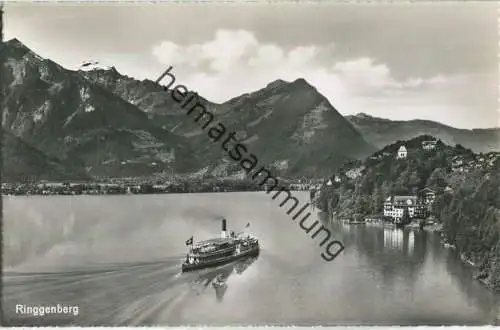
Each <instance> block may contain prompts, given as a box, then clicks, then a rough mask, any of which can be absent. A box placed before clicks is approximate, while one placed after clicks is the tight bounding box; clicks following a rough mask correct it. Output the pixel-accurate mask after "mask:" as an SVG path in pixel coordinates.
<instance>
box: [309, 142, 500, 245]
mask: <svg viewBox="0 0 500 330" xmlns="http://www.w3.org/2000/svg"><path fill="white" fill-rule="evenodd" d="M436 146H437V141H436V140H427V141H422V142H421V149H422V150H424V151H430V150H435V149H436ZM391 156H392V157H395V158H396V160H405V159H406V158H407V157H408V150H407V148H406V146H405V144H402V145H400V146H399V149H398V150H397V152H396V154H395V155H393V154H391V153H388V152H384V153H381V154H379V155H377V156H372V157H370V158H369V159H368V161H370V160H371V161H377V160H381V159H382V158H383V157H391ZM498 158H499V154H498V153H490V154H487V155H479V156H477V157H473V158H472V159H466V157H463V156H458V155H457V156H454V157H453V158H452V162H451V164H452V165H451V171H452V172H453V173H468V172H471V171H473V170H474V169H486V168H489V167H492V166H494V163H495V161H497V159H498ZM363 170H364V166H360V167H357V168H354V169H349V170H348V171H346V172H345V173H344V176H345V177H346V178H348V179H351V180H353V179H356V178H357V177H359V176H362V173H363ZM341 182H342V175H341V174H335V175H333V176H332V178H330V179H329V180H328V182H327V183H326V185H327V186H332V185H333V184H334V183H341ZM453 192H454V191H453V188H451V187H450V186H446V187H445V188H444V189H443V193H445V194H453ZM315 197H316V198H317V197H319V194H316V191H313V193H312V194H311V200H314V199H316V198H315ZM384 198H385V200H384V202H383V205H380V209H381V211H382V212H380V213H379V214H374V215H371V216H366V217H364V216H361V215H360V214H356V215H355V216H354V217H353V218H350V219H342V220H341V221H342V223H344V224H352V225H362V224H383V225H386V226H387V225H388V226H397V227H406V226H408V227H411V228H419V229H421V230H422V229H423V228H424V226H425V227H426V228H427V229H430V230H433V231H437V232H441V231H442V224H440V223H438V222H437V221H436V219H435V217H434V216H433V206H434V203H435V201H436V189H435V188H434V187H425V188H423V189H421V190H420V191H418V192H417V193H416V194H415V195H392V196H386V197H384ZM445 245H447V246H448V247H451V248H453V246H451V245H449V244H445Z"/></svg>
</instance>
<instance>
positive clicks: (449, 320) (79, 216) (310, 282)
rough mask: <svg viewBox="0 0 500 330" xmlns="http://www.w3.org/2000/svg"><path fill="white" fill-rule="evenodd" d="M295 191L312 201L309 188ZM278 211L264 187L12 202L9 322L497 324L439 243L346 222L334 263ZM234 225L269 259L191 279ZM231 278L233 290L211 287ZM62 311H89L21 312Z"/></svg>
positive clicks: (485, 297)
mask: <svg viewBox="0 0 500 330" xmlns="http://www.w3.org/2000/svg"><path fill="white" fill-rule="evenodd" d="M295 194H296V196H298V197H299V196H300V198H301V199H302V200H303V202H306V195H307V194H306V193H298V192H297V193H295ZM278 204H279V203H278V202H276V201H273V200H272V199H271V198H270V197H269V196H268V195H266V194H265V193H263V192H255V193H217V194H215V193H212V194H168V195H131V196H78V197H74V196H53V197H42V196H40V197H39V196H35V197H24V196H18V197H4V198H3V207H4V215H3V217H4V218H3V219H4V220H3V221H4V228H3V239H4V256H3V263H4V271H5V273H4V277H3V281H4V283H3V302H2V305H3V310H4V313H5V317H6V321H7V322H9V323H10V324H26V325H27V324H37V325H68V324H75V325H76V324H78V325H271V324H273V325H340V324H342V325H345V324H364V325H374V324H379V325H381V324H384V325H389V324H394V325H396V324H400V325H418V324H420V325H440V324H448V325H449V324H467V325H473V324H478V325H479V324H488V323H489V322H491V321H492V319H493V318H494V314H495V313H496V311H497V310H498V306H499V297H498V296H495V295H493V294H492V293H491V292H489V291H488V290H487V289H485V288H484V287H483V286H482V285H481V284H480V283H478V282H476V281H474V280H473V279H472V274H471V270H470V269H469V268H468V267H467V266H465V265H463V264H462V263H461V262H460V261H459V260H458V259H457V257H456V256H455V255H454V253H453V251H450V250H448V249H445V248H443V247H442V246H441V244H440V242H439V238H438V235H437V234H433V233H431V232H418V231H415V232H414V231H410V230H405V231H403V230H398V229H390V228H381V227H371V226H345V225H341V224H337V223H335V224H334V225H333V227H332V230H333V232H334V236H335V238H336V239H338V240H340V241H342V242H343V243H344V245H345V250H344V251H343V252H342V253H341V254H340V255H339V256H338V257H337V258H336V259H335V260H334V261H331V262H326V261H325V260H323V259H322V258H321V256H320V254H321V253H322V252H323V248H320V247H319V244H318V241H315V240H313V239H311V238H310V237H309V236H308V235H307V234H306V233H305V232H304V231H303V230H302V229H301V228H300V227H299V226H298V224H297V223H296V222H293V221H292V220H291V218H290V217H289V216H288V215H286V214H285V212H284V210H283V209H282V208H280V207H279V205H278ZM315 213H316V212H315ZM220 216H225V217H227V219H228V226H229V229H233V230H235V231H239V230H241V229H242V228H243V227H244V226H245V224H246V223H248V222H250V223H251V225H250V227H249V228H248V229H247V231H249V232H250V233H252V234H254V235H256V236H257V237H258V238H259V239H260V242H261V248H262V251H261V254H260V256H259V257H258V258H256V259H252V260H246V261H242V262H238V263H234V264H230V265H227V266H223V267H219V268H218V269H215V270H214V269H209V270H205V271H199V272H193V273H188V274H181V273H180V271H179V270H180V264H181V259H182V258H183V256H184V255H185V253H186V246H185V241H186V240H187V239H188V238H189V237H191V235H194V238H195V241H196V240H201V239H205V238H209V237H212V236H217V235H219V231H220V220H219V219H220V218H219V217H220ZM314 217H319V218H320V219H321V220H322V221H326V218H325V216H324V215H321V214H319V215H316V214H315V215H314ZM312 218H313V217H312V216H311V219H312ZM219 274H223V275H224V277H225V278H227V280H226V286H225V287H224V288H216V287H214V286H212V285H211V280H213V278H214V277H215V276H217V275H219ZM223 289H224V290H223ZM57 304H60V305H61V306H62V305H65V306H78V315H73V314H66V315H64V314H55V315H48V314H47V315H45V316H43V317H41V316H38V317H35V316H27V315H22V314H19V313H18V314H16V305H31V306H34V305H36V306H38V305H43V306H56V305H57Z"/></svg>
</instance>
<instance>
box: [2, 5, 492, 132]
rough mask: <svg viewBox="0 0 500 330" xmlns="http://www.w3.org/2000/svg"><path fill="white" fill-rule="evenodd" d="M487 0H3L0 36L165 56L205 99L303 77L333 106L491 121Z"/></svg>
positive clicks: (73, 53)
mask: <svg viewBox="0 0 500 330" xmlns="http://www.w3.org/2000/svg"><path fill="white" fill-rule="evenodd" d="M497 17H498V9H497V4H496V3H494V2H490V3H488V2H482V3H479V2H478V3H471V2H468V3H461V4H459V3H455V2H444V3H436V2H426V3H419V4H417V3H405V4H376V3H371V4H361V3H359V2H358V3H357V4H356V3H355V4H340V3H336V4H335V3H329V4H306V3H303V4H300V3H295V4H292V3H285V4H257V3H253V4H251V3H245V4H243V3H239V4H232V5H221V4H213V3H212V4H198V5H195V4H192V3H191V4H184V5H180V4H141V5H132V4H121V5H111V4H106V5H96V4H94V5H88V4H87V5H85V4H80V5H75V4H54V3H52V4H50V3H49V4H20V3H17V4H12V3H7V5H6V7H5V26H4V31H5V38H6V39H10V38H14V37H16V38H18V39H19V40H20V41H21V42H23V43H24V44H25V45H26V46H28V47H29V48H31V49H32V50H33V51H35V52H36V53H37V54H39V55H40V56H42V57H46V58H50V59H52V60H53V61H55V62H57V63H59V64H61V65H63V66H64V67H66V68H68V69H77V68H78V66H79V65H81V64H82V62H83V61H86V60H96V61H99V62H100V63H102V64H104V65H114V66H115V67H116V68H117V70H118V71H119V72H120V73H122V74H125V75H128V76H131V77H134V78H137V79H150V80H156V78H157V77H158V76H159V75H160V74H161V73H162V72H163V71H164V70H165V69H166V68H167V67H168V66H170V65H172V66H173V70H172V71H173V72H174V74H175V75H176V77H177V81H178V83H182V84H184V85H186V86H187V87H188V88H189V89H190V90H195V91H197V92H198V93H199V94H200V95H202V96H203V97H205V98H207V99H209V100H210V101H214V102H224V101H226V100H228V99H231V98H233V97H236V96H238V95H241V94H243V93H248V92H252V91H255V90H258V89H261V88H263V87H265V86H266V85H267V84H269V83H271V82H272V81H274V80H277V79H283V80H287V81H293V80H295V79H297V78H304V79H306V80H307V81H308V82H309V83H310V84H311V85H313V86H314V87H316V89H317V90H318V91H319V92H321V93H322V94H323V95H324V96H325V97H327V98H328V100H329V101H330V103H331V104H332V105H333V106H334V107H335V108H336V109H337V110H338V111H339V112H340V113H341V114H342V115H350V114H357V113H360V112H363V113H366V114H369V115H372V116H376V117H382V118H389V119H393V120H411V119H429V120H434V121H439V122H441V123H444V124H447V125H450V126H454V127H457V128H487V127H496V126H500V112H499V104H498V103H499V96H498V91H499V81H498V79H499V78H498V76H499V65H498V56H499V52H498V47H499V33H498V20H497Z"/></svg>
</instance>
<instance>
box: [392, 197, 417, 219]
mask: <svg viewBox="0 0 500 330" xmlns="http://www.w3.org/2000/svg"><path fill="white" fill-rule="evenodd" d="M405 209H407V210H408V214H409V215H410V218H423V217H425V216H426V209H427V208H426V206H425V205H424V204H423V202H422V200H420V199H419V198H418V197H417V196H389V197H388V198H387V199H386V200H385V202H384V216H386V217H390V218H392V219H394V221H399V220H401V218H402V217H403V213H404V210H405Z"/></svg>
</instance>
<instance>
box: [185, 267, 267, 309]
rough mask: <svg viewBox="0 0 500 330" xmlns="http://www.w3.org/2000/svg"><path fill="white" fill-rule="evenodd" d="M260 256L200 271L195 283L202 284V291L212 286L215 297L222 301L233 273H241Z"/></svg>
mask: <svg viewBox="0 0 500 330" xmlns="http://www.w3.org/2000/svg"><path fill="white" fill-rule="evenodd" d="M257 258H258V257H249V258H245V259H240V260H237V261H235V262H233V263H230V264H227V265H224V266H220V267H217V268H213V269H209V270H204V271H200V274H199V276H198V278H197V279H196V280H195V281H194V284H195V285H196V284H198V285H201V286H202V287H201V289H202V291H204V290H205V289H206V288H207V287H209V286H211V287H212V288H213V289H214V291H215V298H216V300H217V301H218V302H221V301H222V299H223V298H224V295H225V294H226V291H227V289H228V284H227V280H228V279H229V277H230V276H231V275H235V274H237V275H240V274H242V273H243V272H244V271H245V270H247V269H248V267H250V265H251V264H253V263H254V262H255V261H256V260H257Z"/></svg>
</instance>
